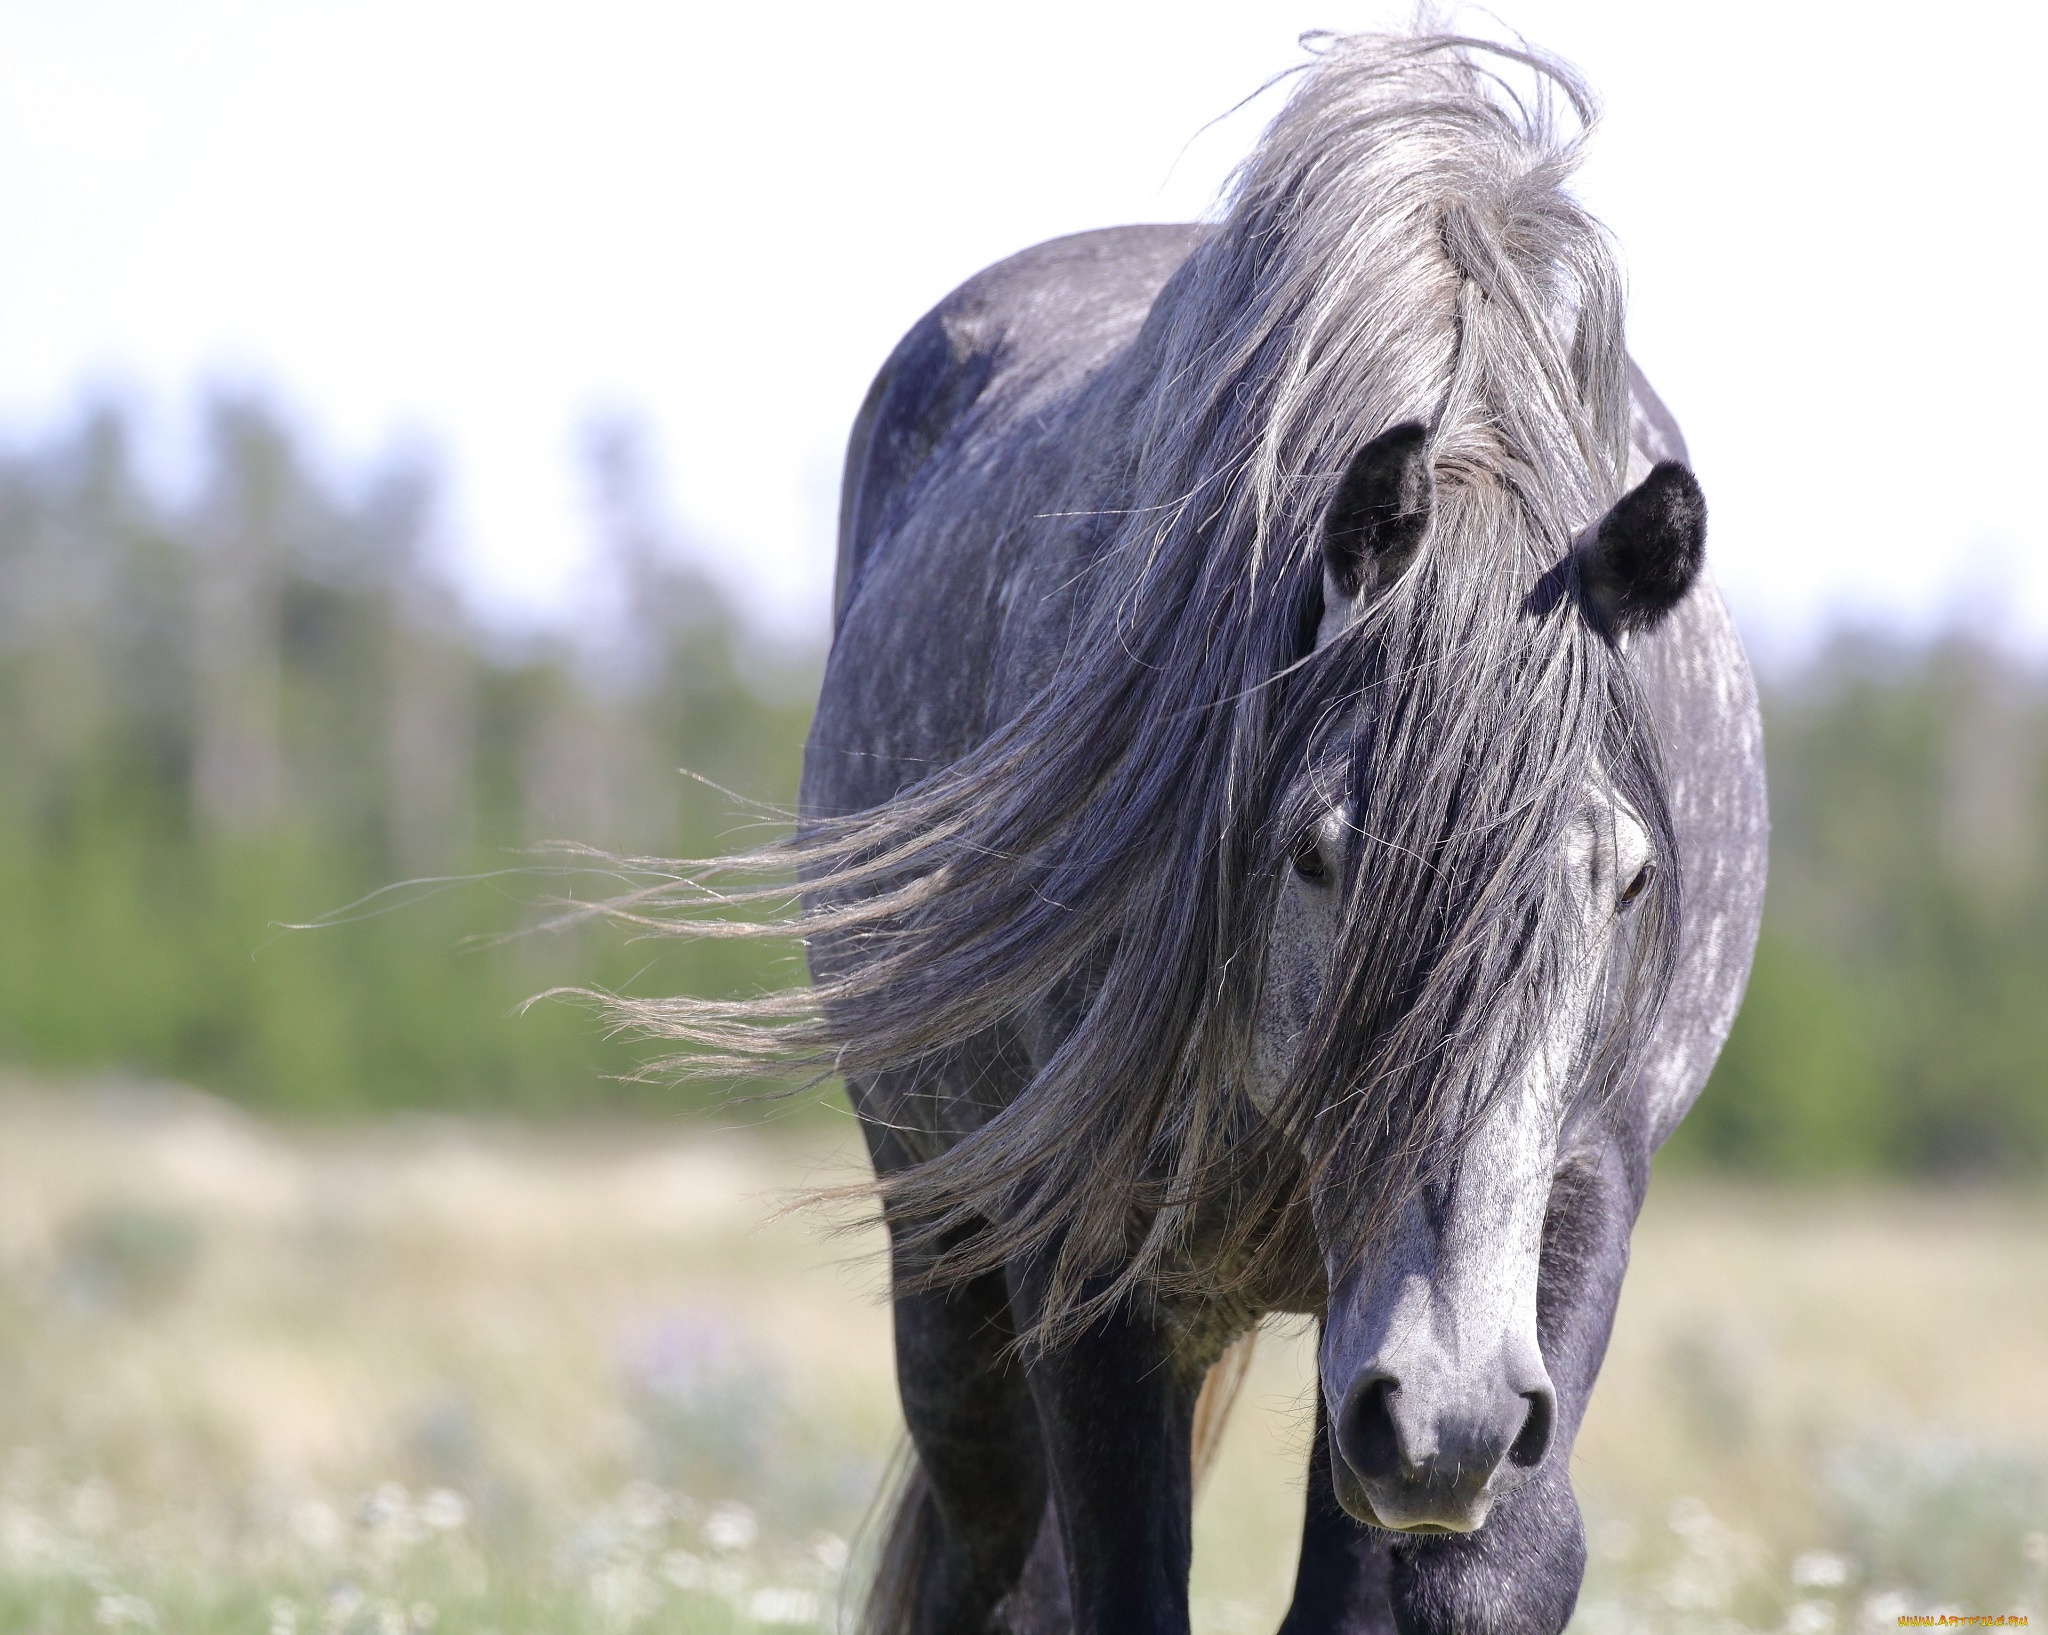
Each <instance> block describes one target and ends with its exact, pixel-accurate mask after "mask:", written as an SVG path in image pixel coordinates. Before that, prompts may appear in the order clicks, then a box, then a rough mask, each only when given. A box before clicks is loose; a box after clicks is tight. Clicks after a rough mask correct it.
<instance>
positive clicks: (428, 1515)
mask: <svg viewBox="0 0 2048 1635" xmlns="http://www.w3.org/2000/svg"><path fill="white" fill-rule="evenodd" d="M420 1520H421V1521H423V1522H425V1523H426V1524H427V1525H428V1526H429V1527H431V1528H433V1529H434V1531H435V1532H437V1533H452V1532H454V1531H455V1529H456V1528H458V1527H460V1526H461V1525H462V1524H463V1523H464V1522H466V1521H468V1520H469V1501H468V1500H467V1499H465V1498H464V1497H463V1496H462V1495H461V1494H460V1493H457V1492H456V1491H455V1490H454V1489H453V1488H452V1487H437V1488H435V1489H434V1490H433V1492H431V1493H429V1494H428V1495H427V1496H426V1497H425V1498H424V1499H422V1500H421V1501H420Z"/></svg>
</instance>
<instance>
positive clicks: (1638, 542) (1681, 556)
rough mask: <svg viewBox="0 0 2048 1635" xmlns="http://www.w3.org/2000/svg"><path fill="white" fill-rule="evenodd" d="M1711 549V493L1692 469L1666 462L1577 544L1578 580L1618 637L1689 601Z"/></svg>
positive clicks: (1645, 626)
mask: <svg viewBox="0 0 2048 1635" xmlns="http://www.w3.org/2000/svg"><path fill="white" fill-rule="evenodd" d="M1706 550H1707V500H1706V496H1705V495H1704V494H1702V493H1701V492H1700V485H1699V483H1698V481H1697V480H1696V479H1695V478H1694V477H1693V474H1692V473H1691V472H1690V471H1688V470H1686V468H1685V467H1684V466H1682V465H1680V464H1679V463H1678V462H1677V461H1676V460H1665V461H1663V462H1662V463H1660V464H1659V465H1657V466H1655V467H1654V468H1652V470H1651V472H1650V474H1649V476H1647V477H1645V478H1644V479H1643V480H1642V481H1641V482H1640V483H1638V484H1637V485H1636V486H1635V487H1634V488H1632V489H1630V490H1629V491H1628V492H1627V493H1626V494H1624V495H1622V497H1621V498H1620V499H1618V500H1616V501H1615V502H1614V509H1613V510H1611V511H1609V512H1608V513H1607V515H1606V516H1604V517H1602V518H1601V519H1600V526H1599V527H1598V528H1596V529H1594V530H1593V536H1592V538H1590V539H1588V540H1587V541H1586V542H1585V543H1584V544H1582V545H1581V546H1580V547H1579V583H1580V584H1581V585H1582V586H1583V587H1584V588H1585V592H1586V599H1587V600H1588V601H1589V602H1591V603H1592V605H1593V606H1594V607H1595V608H1596V609H1597V610H1598V611H1599V614H1600V617H1601V618H1602V619H1603V620H1605V621H1606V624H1607V627H1608V629H1610V630H1612V631H1613V632H1614V633H1615V634H1616V635H1617V636H1618V635H1622V634H1624V633H1625V632H1628V631H1631V630H1649V629H1652V628H1653V627H1655V626H1656V625H1658V624H1660V623H1661V622H1662V621H1663V619H1664V617H1665V615H1667V614H1668V613H1670V611H1671V610H1672V609H1673V608H1675V607H1676V606H1678V604H1679V603H1680V602H1681V601H1683V600H1684V599H1685V593H1686V592H1687V591H1689V590H1691V589H1692V582H1693V580H1694V579H1696V578H1698V577H1699V571H1700V563H1701V562H1702V561H1703V560H1704V559H1705V556H1706Z"/></svg>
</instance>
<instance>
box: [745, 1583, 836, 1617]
mask: <svg viewBox="0 0 2048 1635" xmlns="http://www.w3.org/2000/svg"><path fill="white" fill-rule="evenodd" d="M818 1610H819V1609H818V1598H817V1597H816V1596H815V1595H813V1594H812V1593H811V1592H810V1591H809V1590H791V1589H781V1588H770V1589H759V1590H756V1591H754V1594H753V1598H752V1599H751V1600H749V1601H748V1602H747V1616H748V1617H749V1618H751V1619H753V1620H754V1622H755V1623H757V1624H815V1623H816V1622H817V1621H818Z"/></svg>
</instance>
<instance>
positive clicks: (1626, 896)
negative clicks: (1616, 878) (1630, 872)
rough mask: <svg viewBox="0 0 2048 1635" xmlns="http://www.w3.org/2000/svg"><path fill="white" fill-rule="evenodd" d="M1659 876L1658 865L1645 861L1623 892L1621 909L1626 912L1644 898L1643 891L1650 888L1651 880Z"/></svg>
mask: <svg viewBox="0 0 2048 1635" xmlns="http://www.w3.org/2000/svg"><path fill="white" fill-rule="evenodd" d="M1656 877H1657V865H1656V864H1655V863H1645V864H1644V865H1643V866H1642V867H1641V868H1639V869H1637V870H1636V877H1635V878H1634V879H1633V880H1631V881H1629V883H1628V889H1627V890H1626V891H1624V892H1623V893H1622V894H1621V904H1620V907H1621V911H1622V912H1623V913H1624V914H1626V913H1627V912H1628V911H1629V910H1630V909H1632V908H1634V907H1635V906H1636V904H1637V903H1638V902H1640V901H1641V900H1642V896H1643V893H1644V892H1646V891H1648V890H1649V889H1650V882H1651V881H1652V880H1654V879H1656Z"/></svg>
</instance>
